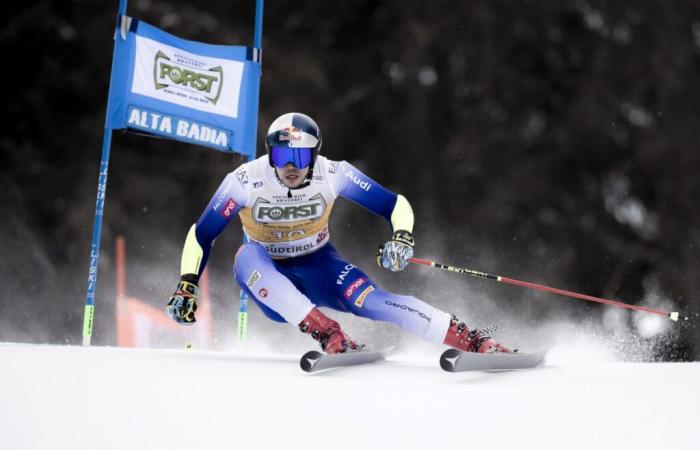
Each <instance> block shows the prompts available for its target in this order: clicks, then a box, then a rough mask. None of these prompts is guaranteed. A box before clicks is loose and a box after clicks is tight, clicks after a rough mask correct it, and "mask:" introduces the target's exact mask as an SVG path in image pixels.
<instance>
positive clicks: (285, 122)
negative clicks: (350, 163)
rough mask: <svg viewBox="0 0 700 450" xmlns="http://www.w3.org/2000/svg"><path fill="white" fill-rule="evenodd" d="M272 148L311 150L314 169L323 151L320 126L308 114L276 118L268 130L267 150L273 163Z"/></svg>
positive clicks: (284, 115) (292, 113) (295, 113)
mask: <svg viewBox="0 0 700 450" xmlns="http://www.w3.org/2000/svg"><path fill="white" fill-rule="evenodd" d="M272 147H286V148H308V149H310V150H311V165H310V167H311V168H313V165H314V162H315V161H316V157H317V156H318V153H319V151H320V150H321V130H320V129H319V127H318V124H316V122H315V121H314V119H312V118H311V117H309V116H307V115H306V114H302V113H298V112H291V113H287V114H283V115H281V116H279V117H278V118H276V119H275V120H274V122H272V124H271V125H270V128H268V129H267V137H266V138H265V150H266V151H267V156H268V158H269V160H270V165H271V166H273V167H274V164H273V163H272V154H271V151H270V150H271V149H272Z"/></svg>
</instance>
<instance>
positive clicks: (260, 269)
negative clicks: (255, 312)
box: [180, 156, 450, 344]
mask: <svg viewBox="0 0 700 450" xmlns="http://www.w3.org/2000/svg"><path fill="white" fill-rule="evenodd" d="M268 161H269V160H268V157H267V156H262V157H260V158H258V159H256V160H255V161H251V162H249V163H246V164H243V165H241V166H240V167H239V168H238V169H236V170H234V171H233V172H231V173H229V174H228V175H227V176H226V178H225V179H224V181H223V182H222V183H221V185H220V186H219V188H218V190H217V191H216V193H215V194H214V196H213V197H212V199H211V201H210V202H209V205H208V206H207V208H206V210H205V211H204V213H203V214H202V216H201V217H200V218H199V220H198V221H197V223H196V224H194V225H193V226H192V228H191V229H190V232H189V234H188V236H187V240H186V242H185V247H184V250H183V255H182V263H181V271H180V273H181V275H183V276H186V277H189V278H190V280H191V281H194V282H196V281H197V280H198V278H199V276H200V275H201V273H202V271H203V270H204V266H205V265H206V262H207V258H208V255H209V252H210V250H211V247H212V244H213V242H214V240H215V239H216V237H217V236H219V234H221V232H222V231H223V230H224V228H225V227H226V225H227V224H228V223H229V222H230V221H231V219H232V218H233V217H234V216H235V215H236V214H238V215H239V216H240V218H241V222H242V225H243V231H244V232H245V234H246V237H247V240H248V241H249V242H247V243H245V244H243V245H242V246H241V247H240V248H239V250H238V252H237V254H236V258H235V262H234V265H233V272H234V275H235V278H236V281H237V282H238V284H239V285H240V287H241V289H244V290H245V291H247V293H248V295H249V296H250V298H252V299H253V300H254V301H255V302H256V303H257V304H258V305H259V306H260V308H261V309H262V311H263V312H264V313H265V315H266V316H267V317H269V318H270V319H272V320H275V321H278V322H288V323H290V324H292V325H295V326H296V325H297V324H299V323H300V322H301V321H302V319H304V318H305V317H306V315H307V314H308V313H309V312H310V311H311V309H312V308H314V307H315V306H320V307H328V308H332V309H335V310H338V311H345V312H351V313H353V314H356V315H358V316H361V317H367V318H369V319H373V320H382V321H387V322H392V323H395V324H398V325H399V326H401V327H402V328H403V329H405V330H407V331H408V332H410V333H412V334H414V335H416V336H419V337H421V338H423V339H426V340H429V341H432V342H436V343H439V344H441V343H442V342H443V340H444V338H445V333H446V332H447V328H448V326H449V323H450V315H449V314H447V313H445V312H443V311H440V310H438V309H436V308H433V307H432V306H430V305H429V304H427V303H425V302H423V301H422V300H419V299H417V298H415V297H412V296H405V295H397V294H393V293H390V292H387V291H384V290H382V289H380V288H379V287H377V285H376V284H375V283H374V282H373V281H372V280H371V279H370V278H369V277H368V276H367V275H366V274H365V273H364V272H363V271H362V270H360V269H359V268H357V267H356V266H355V265H353V264H351V263H349V262H348V261H346V260H344V259H343V258H342V257H341V256H340V255H339V254H338V252H337V251H336V250H335V248H334V247H333V246H332V245H331V243H330V242H329V239H330V232H329V229H328V219H329V216H330V213H331V209H332V208H333V203H334V201H335V199H336V198H338V197H343V198H346V199H348V200H351V201H353V202H355V203H357V204H359V205H361V206H363V207H365V208H366V209H368V210H370V211H372V212H373V213H375V214H378V215H380V216H382V217H384V218H386V219H387V220H388V221H389V222H390V223H391V224H392V227H393V229H394V231H396V230H406V231H412V230H413V212H412V210H411V206H410V205H409V203H408V201H407V200H406V199H405V198H404V197H403V196H401V195H396V194H394V193H393V192H390V191H388V190H386V189H385V188H383V187H382V186H380V185H379V184H378V183H377V182H375V181H374V180H372V179H371V178H369V177H367V176H366V175H365V174H363V173H362V172H360V171H359V170H358V169H357V168H355V167H354V166H353V165H351V164H350V163H348V162H346V161H331V160H328V159H326V158H324V157H323V156H318V158H317V159H316V161H315V163H314V166H313V175H312V177H311V179H310V180H309V182H308V184H306V185H305V186H303V187H300V188H296V189H289V188H287V187H286V186H284V184H283V183H282V182H281V181H280V180H279V178H278V177H277V175H276V173H275V170H274V168H273V167H271V166H270V164H269V162H268Z"/></svg>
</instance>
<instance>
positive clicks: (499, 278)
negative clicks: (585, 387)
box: [410, 258, 687, 322]
mask: <svg viewBox="0 0 700 450" xmlns="http://www.w3.org/2000/svg"><path fill="white" fill-rule="evenodd" d="M410 261H411V262H412V263H414V264H422V265H424V266H430V267H436V268H438V269H442V270H447V271H450V272H456V273H461V274H464V275H471V276H473V277H478V278H488V279H489V280H496V281H500V282H501V283H507V284H514V285H516V286H523V287H526V288H530V289H537V290H540V291H545V292H552V293H554V294H559V295H563V296H566V297H573V298H579V299H582V300H588V301H591V302H598V303H604V304H606V305H612V306H617V307H619V308H625V309H633V310H635V311H644V312H648V313H651V314H657V315H659V316H665V317H668V318H669V319H671V320H673V321H674V322H676V321H678V313H677V312H675V311H674V312H666V311H660V310H658V309H653V308H647V307H644V306H635V305H630V304H627V303H622V302H617V301H614V300H606V299H604V298H598V297H593V296H591V295H585V294H578V293H576V292H571V291H565V290H562V289H556V288H553V287H549V286H543V285H541V284H535V283H528V282H527V281H519V280H514V279H512V278H506V277H502V276H500V275H491V274H488V273H484V272H477V271H476V270H470V269H464V268H461V267H454V266H450V265H447V264H440V263H436V262H435V261H428V260H426V259H420V258H411V259H410ZM686 319H687V317H686Z"/></svg>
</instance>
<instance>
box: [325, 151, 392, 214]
mask: <svg viewBox="0 0 700 450" xmlns="http://www.w3.org/2000/svg"><path fill="white" fill-rule="evenodd" d="M333 182H334V188H335V191H336V193H337V195H339V196H340V197H343V198H346V199H348V200H351V201H353V202H355V203H357V204H358V205H361V206H363V207H365V208H367V209H368V210H370V211H372V212H373V213H375V214H377V215H380V216H382V217H384V218H385V219H386V220H387V221H389V222H391V213H392V212H393V210H394V206H395V205H396V199H397V197H398V196H397V195H396V194H395V193H393V192H391V191H389V190H388V189H385V188H384V187H382V186H381V185H380V184H379V183H377V182H376V181H374V180H373V179H371V178H370V177H368V176H367V175H365V174H364V173H362V172H361V171H360V170H359V169H357V167H355V166H353V165H352V164H350V163H349V162H347V161H341V162H340V164H339V165H338V170H337V172H336V174H335V179H334V180H333Z"/></svg>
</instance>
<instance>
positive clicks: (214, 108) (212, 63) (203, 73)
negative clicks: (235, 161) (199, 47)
mask: <svg viewBox="0 0 700 450" xmlns="http://www.w3.org/2000/svg"><path fill="white" fill-rule="evenodd" d="M243 68H244V64H243V63H242V62H240V61H230V60H225V59H221V58H214V57H209V56H201V55H196V54H193V53H190V52H187V51H184V50H180V49H177V48H175V47H171V46H169V45H166V44H163V43H160V42H157V41H154V40H152V39H149V38H146V37H143V36H136V58H135V61H134V78H133V82H132V86H131V92H133V93H134V94H140V95H144V96H146V97H151V98H155V99H157V100H162V101H164V102H168V103H175V104H177V105H180V106H183V107H186V108H192V109H196V110H199V111H203V112H206V113H213V114H220V115H222V116H226V117H231V118H236V117H238V100H239V96H240V88H241V79H242V77H243Z"/></svg>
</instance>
